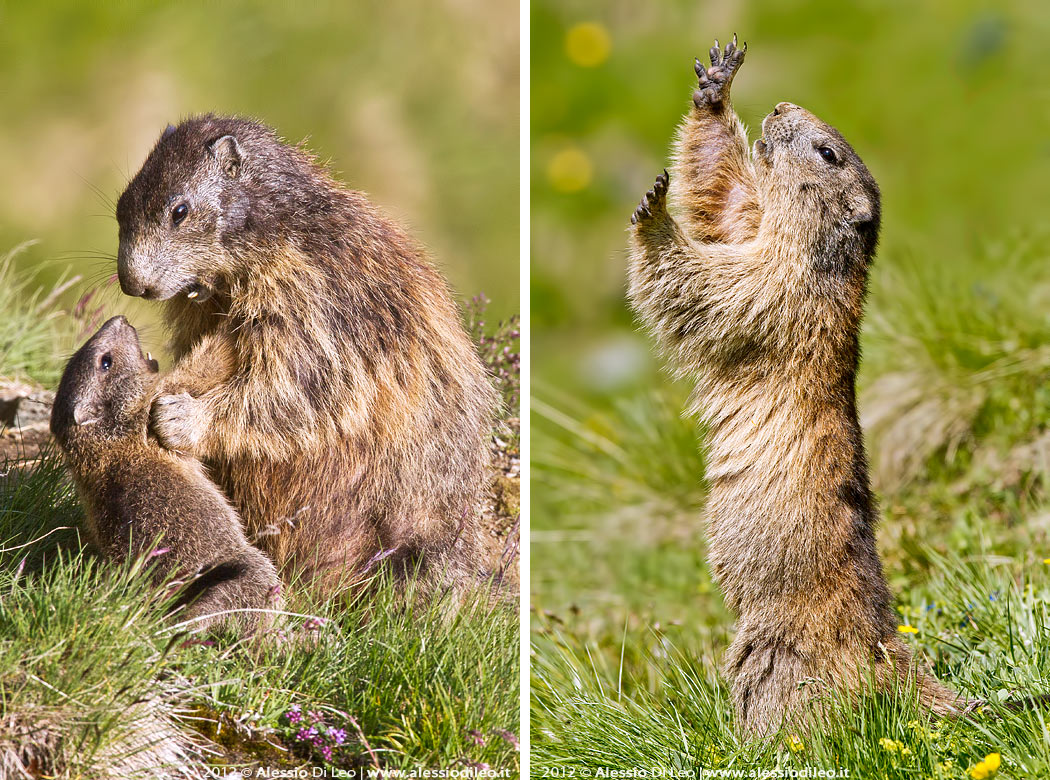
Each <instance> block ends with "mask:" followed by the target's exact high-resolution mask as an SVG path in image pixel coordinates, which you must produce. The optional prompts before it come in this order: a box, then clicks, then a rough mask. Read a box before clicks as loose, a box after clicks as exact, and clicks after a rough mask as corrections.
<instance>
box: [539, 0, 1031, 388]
mask: <svg viewBox="0 0 1050 780" xmlns="http://www.w3.org/2000/svg"><path fill="white" fill-rule="evenodd" d="M1043 9H1044V6H1043V4H1041V3H1038V2H1034V1H1031V0H1013V1H1012V2H1005V3H990V2H975V1H974V0H963V1H962V2H930V3H910V2H903V0H902V1H899V2H864V3H850V4H843V3H836V2H831V1H830V0H826V1H820V0H818V1H811V2H798V1H795V2H786V3H780V2H740V3H716V2H695V1H693V0H688V1H686V2H663V3H637V2H629V1H628V0H612V1H611V2H606V1H605V0H602V1H601V2H597V1H594V2H584V1H582V0H576V1H575V2H551V1H550V0H537V2H533V3H532V32H531V35H532V77H531V82H532V84H531V91H532V92H531V112H532V116H531V124H532V228H531V229H532V290H531V297H532V302H531V308H532V327H533V339H534V341H533V344H534V353H535V373H536V376H537V377H538V378H539V379H540V380H541V381H547V382H557V383H558V384H559V385H560V386H561V387H563V388H564V387H566V386H568V387H570V388H572V390H573V391H574V392H576V393H582V394H585V395H587V396H589V397H595V396H598V397H603V396H609V395H613V394H617V395H619V394H622V392H623V390H624V389H625V388H631V387H638V386H639V385H641V384H649V383H651V382H652V381H653V374H652V370H651V369H652V364H653V360H652V358H651V357H650V356H649V350H648V348H647V346H646V345H645V343H644V341H643V340H642V339H641V337H640V336H639V335H637V334H636V332H635V329H634V327H633V324H632V321H631V318H630V316H629V314H628V312H627V310H626V307H625V305H624V295H623V290H624V265H625V260H626V252H625V245H626V226H627V224H628V218H629V217H630V214H631V212H632V210H633V209H634V207H635V205H636V203H637V201H638V200H639V198H640V197H641V195H642V194H643V193H644V192H645V190H646V189H648V188H649V187H650V186H651V184H652V180H653V178H654V177H655V176H656V174H657V173H659V172H660V171H661V170H662V169H663V167H664V166H665V165H666V163H667V152H668V149H669V145H670V140H671V136H672V133H673V131H674V128H675V126H676V125H677V123H678V121H679V120H680V118H681V117H682V115H683V114H684V113H685V111H686V110H687V108H688V107H689V106H690V96H691V95H692V90H693V88H694V86H695V76H694V74H693V57H694V56H703V57H706V56H707V55H706V52H707V49H708V48H709V47H710V45H711V43H712V41H713V40H714V39H715V38H716V37H717V38H721V39H722V42H723V43H724V42H725V41H726V39H727V38H728V37H730V36H731V35H732V34H733V33H734V32H737V33H738V34H739V35H740V38H741V40H745V41H747V43H748V46H749V50H748V56H747V62H746V63H745V65H744V67H743V68H742V70H741V73H740V76H739V77H738V78H737V79H736V82H735V84H734V88H733V89H734V91H733V97H734V104H735V107H736V110H737V112H738V113H739V114H740V115H741V117H742V118H743V119H744V121H745V122H746V123H747V124H749V125H750V126H751V127H757V126H758V124H759V122H760V121H761V119H762V117H764V116H765V115H766V114H767V113H768V112H769V111H771V110H772V108H773V106H774V105H775V104H776V103H777V102H779V101H781V100H788V101H791V102H794V103H798V104H800V105H802V106H804V107H806V108H808V109H810V110H811V111H813V112H814V113H815V114H817V115H818V116H820V117H821V118H823V119H825V120H826V121H828V122H830V123H831V124H833V125H835V126H836V127H838V128H839V130H841V131H842V133H843V134H844V135H845V137H846V138H847V139H848V140H849V141H850V142H851V143H852V144H853V146H854V147H855V148H856V149H857V151H858V152H859V154H860V155H861V157H862V158H863V159H864V161H865V162H866V163H867V165H868V167H869V168H870V169H871V170H872V172H873V173H874V175H875V177H876V179H877V180H878V182H879V184H880V186H881V188H882V192H883V206H884V212H883V213H884V217H883V232H882V243H881V246H882V250H881V251H880V253H879V259H878V265H877V266H876V268H875V271H874V286H875V290H874V295H873V297H872V300H871V305H870V310H871V311H873V312H879V311H880V310H881V309H883V308H885V307H886V305H887V304H888V305H892V303H893V300H892V299H893V298H894V297H895V295H896V291H895V290H894V289H893V288H889V289H886V288H884V287H883V286H881V285H880V277H886V276H889V275H890V269H896V268H905V269H913V268H916V267H919V268H921V269H922V270H923V271H924V272H926V271H927V270H928V271H929V275H928V277H925V278H927V279H928V280H929V282H930V284H931V285H932V284H936V283H938V280H940V281H942V282H943V283H944V287H943V288H942V289H943V291H944V294H946V295H947V294H950V293H949V290H950V285H951V279H952V278H953V277H956V276H957V275H958V269H959V266H960V265H961V264H967V263H971V262H975V260H976V259H977V258H978V257H979V256H980V255H981V250H982V247H984V246H985V245H986V244H987V243H989V242H999V241H1002V240H1003V239H1005V238H1007V237H1012V236H1015V235H1016V234H1018V233H1028V234H1030V233H1032V232H1033V231H1035V230H1037V229H1039V228H1040V227H1041V224H1042V222H1043V221H1044V220H1045V213H1046V203H1047V198H1048V196H1050V184H1048V182H1050V133H1048V132H1047V131H1048V128H1050V82H1048V79H1047V76H1048V74H1050V69H1048V67H1047V65H1046V52H1045V48H1046V41H1047V40H1048V39H1050V38H1048V36H1050V14H1047V13H1045V11H1044V10H1043ZM981 273H982V274H983V275H987V276H989V277H994V276H995V275H997V274H998V273H1000V268H999V267H997V266H996V265H993V264H989V265H987V266H985V267H982V269H981ZM930 293H931V294H934V295H936V294H938V292H937V290H935V289H931V290H930ZM567 334H571V335H572V339H571V340H569V341H568V342H567V341H566V338H565V337H566V335H567Z"/></svg>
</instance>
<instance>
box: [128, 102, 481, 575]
mask: <svg viewBox="0 0 1050 780" xmlns="http://www.w3.org/2000/svg"><path fill="white" fill-rule="evenodd" d="M179 204H186V205H187V206H188V214H187V215H186V216H185V217H184V219H183V220H182V221H181V222H180V223H179V224H177V225H176V224H175V216H174V211H173V209H174V208H177V207H178V205H179ZM117 217H118V221H119V223H120V252H119V259H118V267H119V271H120V279H121V284H122V286H123V288H124V290H125V292H128V293H129V294H133V295H142V296H144V297H147V298H155V299H162V300H165V301H166V303H165V316H166V319H167V321H168V324H169V325H170V327H171V332H172V336H173V341H172V346H173V350H174V355H175V358H176V360H177V364H176V366H175V368H174V370H173V371H172V373H171V374H170V375H169V376H167V377H165V378H164V380H163V382H162V396H161V397H160V398H159V399H158V400H157V402H156V403H155V405H154V407H153V426H154V430H155V431H156V433H157V435H158V436H159V437H160V439H161V441H162V442H163V443H164V444H165V445H166V446H168V447H169V448H172V449H174V450H178V451H183V452H187V453H191V454H193V455H196V456H198V457H200V458H202V459H204V460H206V461H207V462H208V463H209V464H211V466H212V467H213V469H214V472H215V475H216V478H217V479H218V481H219V482H220V484H221V485H222V486H223V487H224V488H225V489H226V491H227V493H228V494H229V496H230V497H231V499H232V500H233V502H234V504H235V505H236V506H237V507H238V509H239V510H240V513H241V516H242V518H243V519H244V522H245V524H246V527H247V530H248V533H249V536H250V537H251V538H253V539H254V540H255V542H256V543H257V544H258V545H259V546H260V547H261V548H262V549H263V550H265V551H266V552H267V553H269V554H270V555H271V556H272V557H273V559H274V560H275V561H276V562H277V563H278V566H279V568H281V569H282V575H283V576H285V577H287V578H293V577H295V576H297V575H298V574H302V575H304V576H305V577H306V578H307V579H309V580H313V581H315V582H316V583H318V584H321V585H324V586H327V587H329V588H331V587H335V586H338V585H346V584H350V583H351V581H352V580H354V579H355V578H356V579H360V578H361V577H362V576H363V575H365V574H366V573H367V572H369V571H371V570H372V568H373V567H374V564H375V562H376V561H377V560H378V559H380V558H384V557H389V558H390V560H391V562H393V563H394V564H395V565H396V566H398V567H400V568H401V569H402V570H409V569H414V568H417V567H418V568H420V569H422V570H423V573H424V575H425V577H426V579H427V580H428V581H429V582H430V583H432V584H433V585H435V586H440V587H445V586H450V585H458V584H464V583H467V582H472V581H475V580H476V579H477V575H478V574H479V573H480V570H481V569H482V566H481V563H480V561H479V560H478V557H479V555H478V538H479V537H478V534H479V531H478V521H477V513H476V511H475V507H476V504H477V498H478V494H479V490H480V489H481V488H482V487H483V486H484V484H485V481H486V464H487V449H486V445H485V439H486V436H487V434H488V432H489V430H490V424H491V418H492V413H493V410H494V407H495V403H496V400H495V392H494V390H493V388H492V387H491V385H490V383H489V380H488V377H487V376H486V373H485V370H484V367H483V366H482V364H481V361H480V359H479V357H478V355H477V353H476V350H475V348H474V346H473V345H472V344H471V342H470V340H469V338H468V336H467V335H466V333H465V331H464V329H463V327H462V325H461V322H460V318H459V313H458V311H457V308H456V306H455V304H454V303H453V301H452V299H451V296H450V295H449V292H448V289H447V287H446V285H445V283H444V281H443V280H442V279H441V277H440V276H439V275H438V274H437V273H436V272H435V270H434V269H433V268H432V267H431V265H430V264H429V263H428V262H427V260H426V258H425V257H424V255H423V253H422V252H421V251H420V250H419V248H418V247H417V246H416V245H415V244H414V243H413V242H412V241H411V240H410V239H409V238H408V237H407V236H406V235H405V234H404V233H403V232H402V231H401V230H400V229H399V228H398V227H396V226H395V225H394V224H393V223H392V222H390V221H389V220H388V219H386V218H385V217H383V216H382V215H381V214H380V213H379V212H378V210H377V209H376V208H375V207H374V206H372V205H371V204H370V203H369V202H368V200H367V199H366V198H365V197H364V195H362V194H361V193H359V192H354V191H351V190H348V189H346V188H345V187H343V186H341V185H340V184H338V183H337V182H335V181H334V180H333V179H332V178H330V177H329V176H328V175H327V173H326V172H325V171H324V170H323V169H322V168H321V167H320V166H318V165H317V164H316V163H315V162H314V160H313V159H312V158H311V157H310V156H309V155H307V154H306V153H305V152H303V151H302V150H300V149H297V148H293V147H289V146H287V145H285V144H283V143H281V142H280V141H279V140H278V139H277V137H276V135H275V134H274V132H273V131H272V130H270V129H269V128H266V127H264V126H262V125H259V124H257V123H255V122H251V121H247V120H242V119H230V118H221V117H212V116H206V117H201V118H197V119H191V120H188V121H186V122H184V123H182V124H181V125H179V127H178V128H170V127H169V129H168V130H167V131H165V133H164V135H163V136H162V138H161V140H160V141H159V142H158V143H157V146H156V147H155V148H154V149H153V151H152V152H151V153H150V155H149V157H148V159H147V160H146V162H145V164H144V165H143V167H142V170H141V171H140V172H139V173H138V174H137V175H136V176H135V178H134V179H133V180H132V181H131V183H130V184H129V185H128V187H127V189H126V191H125V192H124V194H123V195H122V196H121V198H120V202H119V204H118V208H117ZM190 296H192V297H190Z"/></svg>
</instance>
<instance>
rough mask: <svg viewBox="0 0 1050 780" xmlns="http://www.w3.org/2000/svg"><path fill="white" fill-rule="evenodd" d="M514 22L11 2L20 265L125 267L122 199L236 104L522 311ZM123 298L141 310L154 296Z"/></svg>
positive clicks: (11, 156)
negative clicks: (154, 157)
mask: <svg viewBox="0 0 1050 780" xmlns="http://www.w3.org/2000/svg"><path fill="white" fill-rule="evenodd" d="M517 22H518V9H517V4H516V3H507V2H500V3H486V2H479V1H478V0H447V1H446V2H438V3H416V2H411V0H391V1H390V2H382V3H380V2H366V3H336V2H321V3H288V2H266V3H248V2H228V3H74V2H59V3H3V4H0V81H2V82H3V85H4V87H3V111H2V112H0V180H2V182H3V186H2V187H0V254H3V252H5V251H7V250H9V249H11V248H13V247H15V246H17V245H19V244H21V243H23V242H25V241H36V242H37V243H36V244H35V245H33V246H31V247H30V248H28V249H27V250H26V251H24V252H23V253H21V254H20V255H19V256H18V258H17V259H16V261H15V262H16V265H17V266H18V267H19V269H20V270H22V271H25V270H39V271H40V274H39V276H38V277H37V278H36V280H35V281H34V285H33V286H39V287H40V288H44V289H50V287H51V285H53V283H54V282H55V281H56V280H57V279H58V278H60V277H61V276H62V275H63V274H65V275H66V276H67V277H68V276H71V275H75V274H82V275H83V276H84V282H83V283H81V284H78V285H75V286H74V287H73V288H72V289H71V290H70V291H69V292H68V294H67V297H68V298H69V299H70V300H71V301H73V300H76V298H77V297H78V296H79V295H80V294H81V293H83V292H84V291H85V290H86V289H87V288H88V285H89V284H96V283H99V282H101V281H103V280H104V279H105V277H106V276H108V275H109V273H112V272H113V271H114V270H115V268H114V263H113V260H112V259H107V258H106V257H105V255H107V254H108V255H115V253H116V243H117V237H116V222H115V220H114V218H113V207H112V203H113V202H115V200H116V198H117V196H118V195H119V193H120V191H121V189H122V187H123V185H124V184H125V183H126V182H127V180H128V178H129V177H130V176H131V175H133V174H134V173H135V171H136V170H137V168H138V166H139V165H141V163H142V161H143V159H144V158H145V155H146V153H147V152H148V151H149V149H150V147H151V146H152V144H153V143H154V142H155V141H156V139H157V138H158V136H159V134H160V132H161V130H163V128H164V127H165V125H166V124H167V123H169V122H177V121H178V120H179V118H181V117H186V116H188V115H192V114H195V113H202V112H208V111H212V112H217V113H238V114H245V115H249V116H253V117H256V118H259V119H261V120H263V121H265V122H267V123H268V124H271V125H273V126H275V127H276V128H277V129H278V131H279V132H280V134H281V135H282V137H284V138H285V139H287V140H289V141H296V142H297V141H300V140H302V139H304V138H305V139H308V146H309V147H310V148H311V149H312V150H313V151H314V152H316V153H317V154H318V156H319V157H320V158H321V159H323V160H327V161H329V163H330V165H331V168H332V169H333V171H335V172H336V174H337V176H338V177H339V178H340V179H341V180H342V181H344V182H345V183H347V184H348V185H350V186H351V187H354V188H356V189H361V190H364V191H365V192H367V193H369V194H370V195H371V196H372V197H373V199H374V200H375V201H377V202H378V203H379V204H380V205H382V206H383V207H384V208H385V209H386V210H387V211H388V213H390V214H392V215H394V216H395V217H397V218H399V219H400V220H402V221H403V222H404V223H405V224H406V225H407V226H408V227H409V228H410V229H411V231H412V233H413V234H414V236H415V237H416V238H417V239H419V240H420V241H421V242H422V243H423V244H424V245H425V246H427V247H428V249H429V250H430V252H431V254H432V256H433V258H434V259H435V261H436V262H437V263H438V265H439V266H441V267H442V268H443V269H444V270H445V271H446V272H447V274H448V277H449V279H450V281H451V283H452V285H453V286H454V288H455V289H456V291H457V293H458V294H459V295H460V297H461V298H462V299H467V298H470V297H471V296H473V295H475V294H477V293H479V292H484V293H485V294H486V295H487V296H488V297H489V298H490V299H491V300H492V304H491V310H490V316H492V317H496V318H505V317H508V316H510V315H511V314H513V313H516V312H517V310H518V267H519V264H518V245H519V240H518V235H519V233H518V193H519V186H518V162H517V161H518V137H519V112H518V94H519V91H518V84H519V74H518V51H519V44H518V23H517ZM29 292H31V290H30V291H29ZM96 300H97V299H96ZM106 300H107V302H108V303H109V304H110V306H111V308H112V310H114V311H124V312H127V313H129V314H130V315H131V316H132V319H133V321H136V322H141V321H150V320H151V319H152V318H153V316H154V313H155V309H156V307H150V306H148V305H142V304H138V303H136V302H134V301H131V300H130V299H128V298H126V297H124V296H122V295H120V293H119V291H116V290H114V291H113V292H111V293H110V294H109V295H107V296H106ZM2 316H3V312H0V317H2ZM147 339H148V340H150V341H152V344H153V345H155V346H159V344H160V343H162V341H163V335H162V334H160V333H159V332H156V333H154V332H153V331H150V332H148V333H147Z"/></svg>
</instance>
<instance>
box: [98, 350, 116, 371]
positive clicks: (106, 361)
mask: <svg viewBox="0 0 1050 780" xmlns="http://www.w3.org/2000/svg"><path fill="white" fill-rule="evenodd" d="M98 364H99V366H100V367H101V368H102V370H103V371H109V369H110V368H111V367H112V366H113V356H112V355H111V354H109V353H108V352H107V353H106V354H105V355H103V356H102V357H100V358H99V359H98Z"/></svg>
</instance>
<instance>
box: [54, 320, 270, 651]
mask: <svg viewBox="0 0 1050 780" xmlns="http://www.w3.org/2000/svg"><path fill="white" fill-rule="evenodd" d="M156 371H157V363H156V361H154V360H151V359H149V358H147V357H146V356H143V354H142V350H141V348H140V347H139V339H138V334H137V333H136V332H135V329H134V328H133V327H131V325H129V324H128V321H127V320H126V319H124V318H123V317H114V318H113V319H111V320H109V321H108V322H106V324H105V325H103V326H102V327H101V328H100V329H99V331H98V333H96V334H95V335H94V336H92V337H91V338H90V339H89V340H88V342H87V343H86V344H84V346H82V347H81V348H80V349H79V350H78V351H77V352H76V354H75V355H73V357H72V358H71V359H70V361H69V364H68V365H67V366H66V370H65V372H64V373H63V374H62V381H61V382H60V383H59V386H58V393H57V394H56V396H55V404H54V407H53V409H52V411H51V432H52V433H53V434H54V436H55V439H56V441H57V442H58V444H59V447H61V449H62V452H63V454H64V455H65V458H66V462H67V464H68V465H69V468H70V471H71V472H72V474H73V481H74V483H75V484H76V486H77V491H78V492H79V493H80V496H81V499H82V500H83V502H84V506H85V509H86V510H87V520H88V533H89V535H90V536H91V537H92V538H93V541H94V542H95V544H96V546H97V547H98V548H99V550H100V551H101V552H102V554H103V555H105V556H106V557H107V558H110V559H112V560H116V561H125V560H129V559H133V558H135V557H137V556H139V555H144V554H148V553H149V552H150V551H151V550H153V549H154V547H160V548H163V549H166V552H163V553H162V554H161V555H160V556H158V559H157V563H156V565H155V569H154V571H155V573H156V575H157V577H158V579H160V580H162V581H163V582H166V581H168V580H170V579H171V578H172V577H179V578H183V579H187V580H188V585H187V586H186V587H185V589H184V590H183V592H182V593H181V594H180V601H181V602H183V603H188V604H189V606H188V608H187V609H186V610H184V611H182V612H180V613H179V614H178V619H179V620H193V619H194V618H198V617H200V618H201V619H200V620H195V621H194V622H193V623H192V624H191V625H190V628H193V629H204V628H207V627H209V626H211V625H214V624H217V623H223V622H226V620H227V619H228V618H230V617H231V616H228V615H227V616H221V617H218V618H205V617H204V616H206V615H212V614H216V613H222V612H225V611H228V610H236V609H270V610H275V609H279V608H280V603H281V600H280V598H279V595H278V594H279V592H280V580H279V579H278V577H277V571H276V569H274V566H273V564H272V563H271V562H270V561H269V560H268V559H267V558H266V556H265V555H263V554H262V553H261V552H260V551H259V550H257V549H255V548H254V547H252V546H251V545H249V544H248V541H247V539H245V537H244V529H243V528H242V527H241V521H240V518H238V517H237V513H236V512H234V510H233V508H232V507H231V506H230V504H229V502H228V501H227V500H226V498H225V497H224V496H223V495H222V493H221V492H220V491H219V489H218V488H217V487H216V486H215V485H214V484H212V481H211V480H210V479H208V477H207V475H205V473H204V468H203V467H202V466H201V464H200V463H199V462H198V461H196V460H192V459H190V458H186V457H183V456H181V455H177V454H176V453H173V452H170V451H168V450H166V449H164V448H163V447H161V446H160V445H159V444H158V443H157V442H156V441H155V440H153V439H152V438H150V437H149V436H148V435H147V430H148V428H149V409H150V400H151V399H152V397H153V395H152V390H153V386H154V384H155V382H156V378H155V376H154V374H155V373H156ZM233 619H234V622H236V623H237V624H238V625H240V626H241V627H243V628H245V629H246V630H247V631H249V632H251V631H254V630H256V629H257V628H260V627H265V626H266V625H269V624H270V623H271V622H272V621H271V620H270V619H269V616H268V615H266V614H265V613H258V612H247V613H237V614H236V616H234V618H233Z"/></svg>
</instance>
